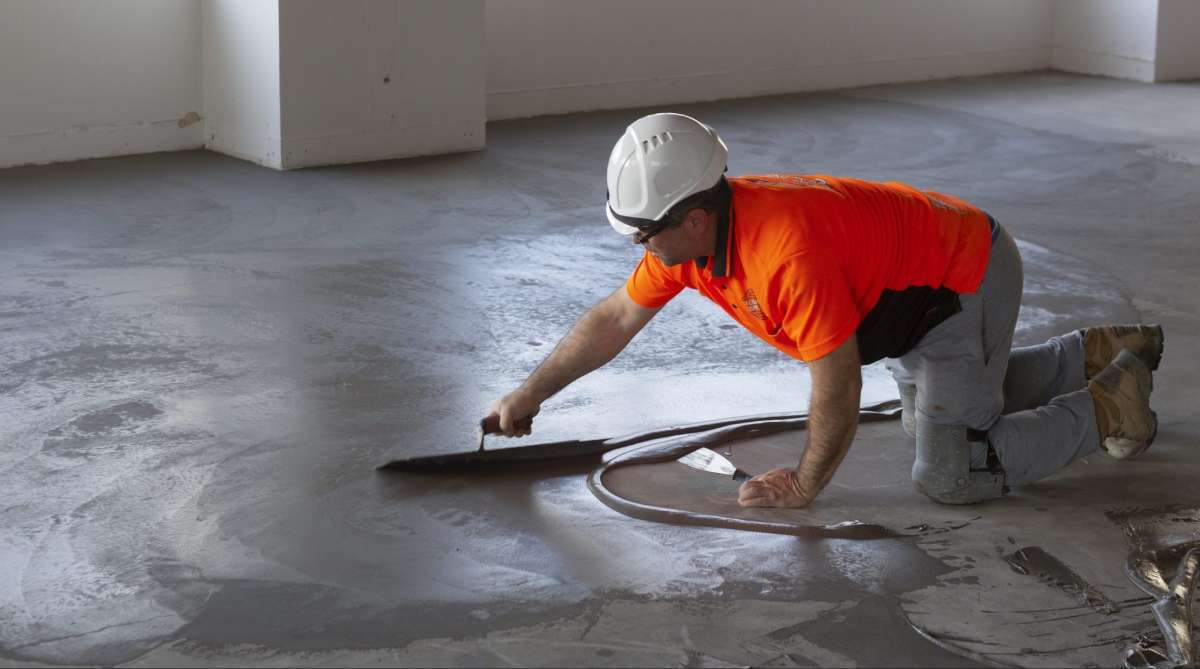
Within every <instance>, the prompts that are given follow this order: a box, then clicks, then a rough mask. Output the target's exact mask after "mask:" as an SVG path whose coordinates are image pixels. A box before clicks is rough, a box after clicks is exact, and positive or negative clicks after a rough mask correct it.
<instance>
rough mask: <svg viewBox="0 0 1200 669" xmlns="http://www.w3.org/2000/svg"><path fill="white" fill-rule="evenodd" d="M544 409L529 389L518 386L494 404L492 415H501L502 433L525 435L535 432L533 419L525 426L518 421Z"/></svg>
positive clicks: (506, 434) (507, 435) (513, 435)
mask: <svg viewBox="0 0 1200 669" xmlns="http://www.w3.org/2000/svg"><path fill="white" fill-rule="evenodd" d="M541 409H542V403H541V402H540V401H539V400H538V399H537V398H536V397H534V396H533V395H532V394H531V393H529V391H527V390H524V389H522V388H518V389H516V390H514V391H512V392H511V393H509V394H507V395H505V396H504V397H501V398H500V399H498V400H496V402H495V403H494V404H492V409H491V415H493V416H499V417H500V434H502V435H504V436H506V437H524V436H526V435H528V434H529V433H531V432H533V424H532V421H529V422H528V424H527V425H525V426H518V425H517V423H518V422H519V421H521V419H523V418H533V417H534V416H536V415H537V414H538V412H539V411H541Z"/></svg>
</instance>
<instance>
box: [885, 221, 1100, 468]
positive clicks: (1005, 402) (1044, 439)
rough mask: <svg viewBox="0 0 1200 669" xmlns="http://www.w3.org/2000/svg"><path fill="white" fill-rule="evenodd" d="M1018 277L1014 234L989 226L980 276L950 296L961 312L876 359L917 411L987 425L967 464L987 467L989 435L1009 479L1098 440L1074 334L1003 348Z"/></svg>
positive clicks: (1017, 298) (1058, 462)
mask: <svg viewBox="0 0 1200 669" xmlns="http://www.w3.org/2000/svg"><path fill="white" fill-rule="evenodd" d="M1023 283H1024V272H1023V269H1022V266H1021V254H1020V252H1019V251H1018V250H1017V245H1016V242H1014V241H1013V238H1012V237H1011V236H1010V235H1009V234H1008V232H1007V231H1005V230H1004V228H1003V227H1000V226H997V227H996V231H995V233H994V235H993V240H992V250H991V255H990V256H989V258H988V266H987V271H986V273H985V275H984V279H983V283H982V284H981V285H980V286H979V290H978V291H976V292H975V293H971V294H962V295H960V296H959V300H960V302H961V303H962V311H961V312H959V313H957V314H955V315H954V316H951V317H950V318H948V319H946V320H945V321H943V322H942V323H940V324H939V325H938V326H937V327H935V328H933V329H932V330H930V331H929V332H928V333H927V334H926V335H925V336H924V337H923V338H922V339H921V341H920V343H918V344H917V346H916V347H915V348H914V349H913V350H911V351H909V352H908V353H907V354H905V355H904V356H902V357H900V358H889V359H887V360H885V363H884V364H885V365H886V366H887V368H888V369H889V370H890V371H891V373H892V376H893V377H894V378H895V379H896V383H897V384H899V385H900V386H901V394H902V395H903V394H904V391H905V389H904V386H905V385H908V386H910V388H911V386H915V387H916V402H915V407H916V418H917V419H924V420H927V421H929V422H931V423H933V424H936V425H947V426H960V427H967V428H970V429H973V430H978V431H983V432H986V435H987V443H983V442H970V448H971V468H972V469H984V468H985V467H986V464H987V444H991V446H992V448H993V449H994V450H995V452H996V456H997V457H998V459H999V460H1000V465H1001V466H1002V467H1003V469H1004V472H1005V475H1006V482H1007V485H1008V486H1012V487H1015V486H1019V485H1022V484H1025V483H1032V482H1033V481H1036V480H1038V479H1041V478H1044V477H1046V476H1049V475H1050V474H1052V473H1054V472H1056V471H1058V470H1059V469H1061V468H1063V467H1065V466H1066V465H1068V464H1070V463H1071V461H1073V460H1074V459H1076V458H1079V457H1083V456H1085V455H1088V454H1090V453H1093V452H1096V451H1098V450H1099V449H1100V436H1099V433H1098V430H1097V427H1096V414H1095V407H1094V405H1093V403H1092V396H1091V393H1089V392H1088V390H1087V379H1086V378H1085V376H1084V364H1083V335H1082V334H1081V333H1080V332H1078V331H1076V332H1072V333H1069V334H1066V335H1062V336H1058V337H1053V338H1051V339H1050V340H1049V341H1047V342H1046V343H1044V344H1039V345H1037V346H1029V347H1023V348H1017V349H1012V348H1011V347H1012V339H1013V330H1014V329H1015V328H1016V324H1017V315H1018V312H1019V310H1020V306H1021V293H1022V290H1023V287H1022V284H1023Z"/></svg>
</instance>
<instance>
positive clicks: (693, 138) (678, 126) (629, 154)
mask: <svg viewBox="0 0 1200 669" xmlns="http://www.w3.org/2000/svg"><path fill="white" fill-rule="evenodd" d="M728 157H729V149H727V148H726V147H725V142H723V141H721V138H720V137H718V136H717V131H715V130H713V129H712V128H710V127H708V126H707V125H704V124H703V123H701V122H700V121H697V120H696V119H694V118H692V117H690V116H684V115H683V114H651V115H649V116H643V117H642V118H639V119H638V120H636V121H634V122H633V123H632V124H630V126H629V127H628V128H626V129H625V134H624V135H622V136H621V139H619V140H617V144H616V146H614V147H613V150H612V155H610V156H609V158H608V206H607V208H606V209H607V212H608V222H609V223H611V224H612V226H613V229H614V230H616V231H617V232H619V233H621V234H623V235H632V234H634V233H636V232H638V231H639V230H645V229H647V228H651V227H654V225H655V224H657V223H658V221H659V220H661V219H662V217H663V215H665V214H666V213H667V211H668V210H670V209H671V207H673V206H675V205H676V204H679V202H680V200H683V199H684V198H685V197H688V196H689V195H694V194H696V193H699V192H701V191H704V190H708V189H709V188H712V187H713V186H715V185H717V182H718V181H720V180H721V175H722V174H724V173H725V161H726V159H727V158H728Z"/></svg>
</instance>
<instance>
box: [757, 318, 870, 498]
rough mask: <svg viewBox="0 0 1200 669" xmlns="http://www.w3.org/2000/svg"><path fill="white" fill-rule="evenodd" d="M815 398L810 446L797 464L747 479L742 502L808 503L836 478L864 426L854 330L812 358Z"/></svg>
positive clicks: (809, 436)
mask: <svg viewBox="0 0 1200 669" xmlns="http://www.w3.org/2000/svg"><path fill="white" fill-rule="evenodd" d="M808 369H809V372H810V374H811V375H812V399H811V400H810V403H809V409H808V445H807V446H805V448H804V455H803V456H801V458H800V465H799V466H798V467H796V468H795V469H790V468H783V469H774V470H772V471H769V472H767V473H765V474H761V475H759V476H756V477H754V478H753V479H750V480H749V481H747V482H745V483H743V484H742V487H741V490H740V491H739V494H738V503H739V504H741V505H742V506H786V507H802V506H808V504H809V503H810V502H812V501H813V499H815V498H816V496H817V493H819V492H821V489H823V488H824V487H825V485H826V484H827V483H829V480H830V479H831V478H833V473H834V472H836V471H837V468H838V465H840V464H841V463H842V459H843V458H845V457H846V453H847V452H848V451H849V450H850V444H851V443H853V441H854V432H855V430H857V428H858V408H859V402H860V401H861V399H862V364H861V361H860V359H859V357H858V340H857V339H856V338H855V337H854V336H853V335H851V337H850V338H849V339H848V340H846V341H845V342H844V343H843V344H842V345H841V346H839V347H838V348H837V349H835V350H834V351H833V352H832V353H829V354H828V355H826V356H824V357H822V358H819V359H817V360H813V361H811V362H809V363H808Z"/></svg>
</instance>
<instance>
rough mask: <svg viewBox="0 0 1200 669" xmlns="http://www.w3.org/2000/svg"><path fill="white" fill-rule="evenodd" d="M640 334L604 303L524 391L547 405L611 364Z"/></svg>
mask: <svg viewBox="0 0 1200 669" xmlns="http://www.w3.org/2000/svg"><path fill="white" fill-rule="evenodd" d="M639 327H640V326H639ZM637 332H638V328H631V327H630V326H629V324H625V323H622V322H621V320H620V318H619V315H618V314H617V313H615V311H614V309H613V308H612V305H611V304H609V303H608V302H607V301H606V302H601V303H600V304H597V305H596V306H594V307H592V308H591V309H589V310H588V311H587V313H585V314H584V315H583V316H582V317H581V318H580V319H579V321H578V322H576V323H575V325H574V326H573V327H572V328H571V331H570V332H568V333H567V335H566V336H565V337H563V338H562V340H561V341H559V342H558V345H557V346H555V347H554V351H552V352H551V353H550V355H549V356H548V357H547V358H546V359H545V360H544V361H543V362H542V364H541V365H538V368H537V369H535V370H534V371H533V373H532V374H530V375H529V378H528V379H526V380H525V383H523V384H522V387H523V388H526V389H528V390H529V391H530V392H532V393H533V394H534V395H536V396H537V398H538V400H539V401H544V400H546V399H548V398H549V397H551V396H552V395H554V394H555V393H557V392H558V391H560V390H562V389H563V388H565V387H567V386H568V385H570V384H571V383H572V382H573V381H575V380H576V379H578V378H579V377H581V376H583V375H584V374H587V373H588V372H591V371H593V370H595V369H597V368H598V367H600V366H601V365H603V364H605V363H606V362H608V361H609V360H612V359H613V358H614V357H616V355H617V354H618V353H620V352H621V350H622V349H624V348H625V346H626V345H627V344H628V343H629V340H631V339H633V336H634V335H635V334H637Z"/></svg>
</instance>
